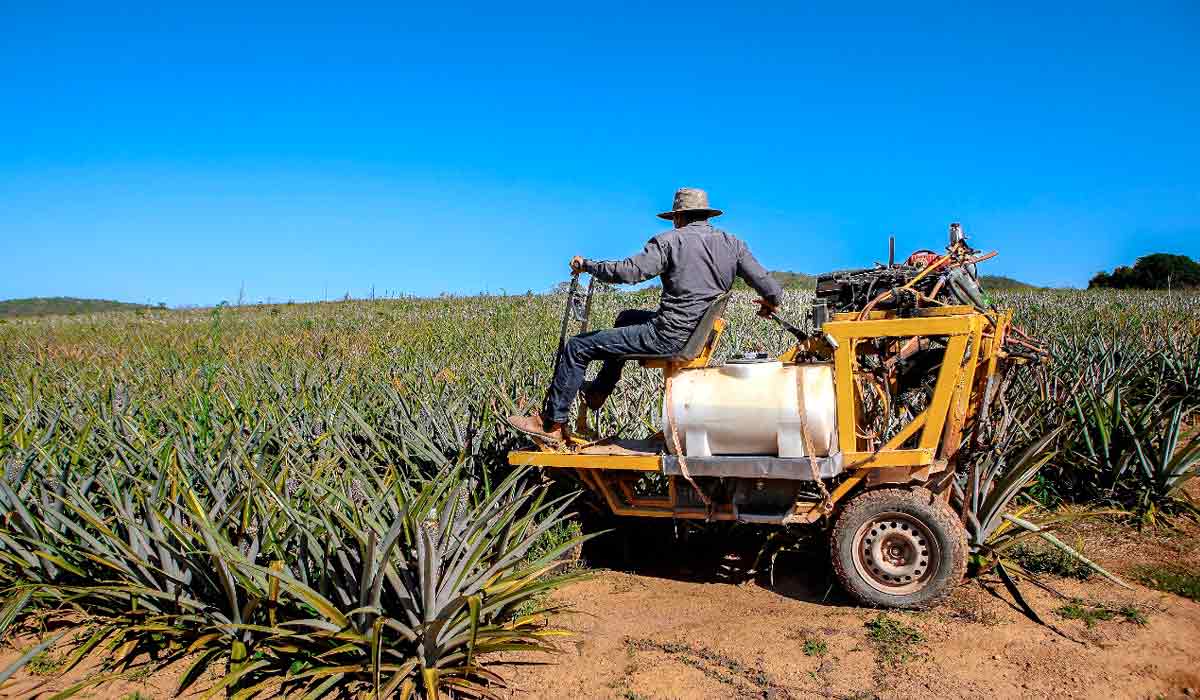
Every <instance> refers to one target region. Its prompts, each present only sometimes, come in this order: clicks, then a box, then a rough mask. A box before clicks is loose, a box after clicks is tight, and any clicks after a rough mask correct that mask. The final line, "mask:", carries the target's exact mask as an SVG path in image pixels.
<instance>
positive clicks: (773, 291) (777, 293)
mask: <svg viewBox="0 0 1200 700" xmlns="http://www.w3.org/2000/svg"><path fill="white" fill-rule="evenodd" d="M738 243H739V246H738V261H737V274H738V277H741V278H742V279H744V280H746V284H748V285H750V287H751V288H752V289H753V290H754V291H756V292H758V295H759V296H761V297H762V298H763V299H764V300H766V302H767V303H768V304H770V305H771V306H772V307H776V308H777V307H778V306H779V304H780V303H781V302H782V301H783V287H782V286H780V284H779V282H777V281H776V280H775V278H774V277H772V276H771V273H769V272H767V270H766V268H764V267H763V266H762V265H760V264H759V262H758V260H755V259H754V255H753V254H751V253H750V249H749V248H747V247H746V244H745V243H743V242H741V241H738Z"/></svg>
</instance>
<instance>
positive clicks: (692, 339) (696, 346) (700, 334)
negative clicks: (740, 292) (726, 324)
mask: <svg viewBox="0 0 1200 700" xmlns="http://www.w3.org/2000/svg"><path fill="white" fill-rule="evenodd" d="M731 296H733V292H732V291H729V292H725V293H724V294H722V295H721V296H719V297H717V298H716V299H713V301H712V303H711V304H709V305H708V308H707V309H706V310H705V311H704V315H703V316H701V317H700V322H699V323H697V324H696V329H695V330H694V331H692V334H691V335H690V336H689V337H688V339H687V342H686V343H684V344H683V347H682V348H680V349H679V350H678V351H677V352H675V353H672V354H670V355H623V356H622V357H623V358H624V359H626V360H640V361H642V362H647V361H660V362H691V361H692V360H694V359H696V358H697V357H699V356H700V353H701V352H702V351H703V350H704V346H705V344H707V343H708V337H709V335H711V334H712V331H713V326H714V325H715V324H716V322H717V319H718V318H720V317H721V314H723V313H725V306H726V305H728V304H729V298H730V297H731Z"/></svg>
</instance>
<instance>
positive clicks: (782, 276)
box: [733, 270, 817, 291]
mask: <svg viewBox="0 0 1200 700" xmlns="http://www.w3.org/2000/svg"><path fill="white" fill-rule="evenodd" d="M771 276H772V277H774V278H775V281H776V282H778V283H779V284H781V285H783V288H784V289H807V290H809V291H812V290H813V289H816V287H817V278H816V277H813V276H812V275H806V274H804V273H803V272H788V271H786V270H771ZM733 288H734V289H747V287H746V283H745V282H743V281H742V278H741V277H738V278H737V279H735V280H734V281H733Z"/></svg>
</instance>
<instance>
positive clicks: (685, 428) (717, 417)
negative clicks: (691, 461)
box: [663, 361, 837, 457]
mask: <svg viewBox="0 0 1200 700" xmlns="http://www.w3.org/2000/svg"><path fill="white" fill-rule="evenodd" d="M671 382H672V386H671V391H670V392H669V395H668V396H666V397H664V401H663V425H664V426H667V425H668V411H669V413H670V414H671V415H673V417H674V420H675V426H676V430H677V431H678V434H679V440H680V443H681V444H682V447H683V452H684V454H685V455H687V456H689V457H693V456H694V457H710V456H713V455H772V456H778V457H805V456H808V453H807V451H806V450H805V446H804V443H805V440H804V436H803V434H802V432H801V431H802V429H805V428H806V429H807V431H808V438H809V441H810V442H811V444H812V449H813V453H814V456H817V457H825V456H828V455H829V454H830V453H831V452H836V451H837V399H836V395H835V394H834V390H833V365H831V364H825V363H811V364H788V365H785V364H783V363H781V362H778V361H770V362H752V363H745V364H735V363H730V364H726V365H723V366H721V367H708V368H704V369H691V370H685V371H682V372H680V373H679V374H678V375H676V376H675V377H674V378H673V379H672V380H671ZM668 402H669V404H668ZM802 416H803V421H802V420H801V417H802ZM666 442H667V446H668V449H669V450H670V451H671V452H672V453H673V452H675V446H674V441H673V440H672V439H671V437H670V435H668V437H667V440H666Z"/></svg>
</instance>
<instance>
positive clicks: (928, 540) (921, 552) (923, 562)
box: [854, 513, 940, 595]
mask: <svg viewBox="0 0 1200 700" xmlns="http://www.w3.org/2000/svg"><path fill="white" fill-rule="evenodd" d="M939 555H940V551H939V549H938V544H937V540H936V539H935V538H934V537H933V534H932V533H931V532H930V530H929V528H928V527H927V526H926V525H925V524H924V523H922V522H921V521H920V520H918V519H917V518H914V517H913V516H911V515H909V514H907V513H881V514H880V515H877V516H875V517H874V518H872V519H871V520H869V521H867V522H866V523H864V524H863V526H862V527H860V528H859V529H858V532H857V533H855V537H854V566H855V568H856V569H858V572H859V574H861V575H862V577H863V578H864V579H865V580H866V581H867V583H868V584H870V585H871V587H873V588H875V589H876V590H878V591H881V592H883V593H889V594H892V595H907V594H910V593H914V592H916V591H919V590H921V589H922V588H924V587H925V586H926V585H927V584H928V583H929V581H930V580H931V579H932V578H933V575H934V574H936V573H937V563H938V560H939Z"/></svg>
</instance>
